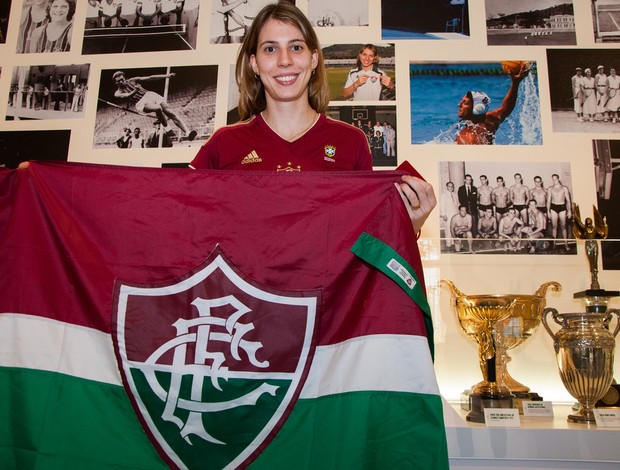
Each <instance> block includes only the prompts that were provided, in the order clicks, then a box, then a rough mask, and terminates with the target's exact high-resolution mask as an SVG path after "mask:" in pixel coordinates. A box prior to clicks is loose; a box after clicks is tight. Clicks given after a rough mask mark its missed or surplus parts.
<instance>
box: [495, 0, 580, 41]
mask: <svg viewBox="0 0 620 470" xmlns="http://www.w3.org/2000/svg"><path fill="white" fill-rule="evenodd" d="M485 7H486V22H487V44H488V45H489V46H551V45H556V46H574V45H575V44H577V36H576V34H575V15H574V12H573V2H572V1H567V0H521V1H519V2H515V1H514V0H485Z"/></svg>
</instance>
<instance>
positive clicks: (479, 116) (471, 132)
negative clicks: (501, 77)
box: [456, 62, 529, 145]
mask: <svg viewBox="0 0 620 470" xmlns="http://www.w3.org/2000/svg"><path fill="white" fill-rule="evenodd" d="M528 72H529V64H528V63H527V62H523V64H522V65H521V68H520V69H519V72H518V73H516V74H509V75H510V78H511V80H512V83H511V85H510V88H509V90H508V93H506V96H505V97H504V100H503V101H502V104H501V106H500V107H499V108H497V109H494V110H492V111H489V107H490V105H491V99H490V98H489V96H488V95H487V94H486V93H483V92H480V91H468V92H467V93H466V94H465V96H463V98H462V99H461V101H460V103H459V105H458V107H459V111H458V114H457V115H458V117H459V118H461V122H463V124H464V127H463V128H462V129H461V130H460V131H459V134H458V136H457V137H456V143H457V144H463V145H485V144H486V145H490V144H492V143H493V141H494V140H495V133H496V132H497V129H498V128H499V126H500V124H501V123H502V122H504V120H505V119H506V118H507V117H508V116H510V113H512V111H513V110H514V108H515V105H516V104H517V97H518V93H519V84H520V83H521V80H523V79H524V78H525V77H526V76H527V74H528Z"/></svg>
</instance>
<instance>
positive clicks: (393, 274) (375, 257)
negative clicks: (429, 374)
mask: <svg viewBox="0 0 620 470" xmlns="http://www.w3.org/2000/svg"><path fill="white" fill-rule="evenodd" d="M351 252H353V254H355V255H356V256H357V257H359V258H361V259H363V260H364V261H366V262H367V263H369V264H371V265H373V266H374V267H375V268H377V269H378V270H380V271H381V272H382V273H384V274H386V275H387V276H388V277H389V278H391V279H392V280H393V281H394V282H396V283H397V284H398V285H399V286H400V287H401V288H402V289H403V290H404V291H405V292H406V293H407V295H409V297H411V298H412V299H413V301H414V302H415V303H416V304H418V307H420V309H421V310H422V313H423V314H424V326H425V327H426V338H427V339H428V346H429V348H430V350H431V355H432V356H433V357H434V356H435V345H434V340H433V319H432V317H431V307H430V305H429V304H428V300H426V293H425V292H424V290H423V289H422V285H421V284H420V280H419V279H418V275H417V274H416V272H415V270H414V269H413V268H412V267H411V266H410V265H409V263H407V261H405V259H404V258H403V257H402V256H400V255H399V254H398V253H397V252H396V251H394V249H393V248H392V247H390V246H389V245H386V244H385V243H383V242H382V241H381V240H379V239H377V238H375V237H373V236H372V235H370V234H368V233H366V232H364V233H362V234H361V235H360V237H359V238H358V239H357V241H356V242H355V244H354V245H353V247H351Z"/></svg>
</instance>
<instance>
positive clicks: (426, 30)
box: [381, 0, 469, 41]
mask: <svg viewBox="0 0 620 470" xmlns="http://www.w3.org/2000/svg"><path fill="white" fill-rule="evenodd" d="M381 39H383V40H384V41H390V40H394V39H397V40H398V39H431V40H432V39H469V5H468V0H409V1H407V2H403V1H399V0H381Z"/></svg>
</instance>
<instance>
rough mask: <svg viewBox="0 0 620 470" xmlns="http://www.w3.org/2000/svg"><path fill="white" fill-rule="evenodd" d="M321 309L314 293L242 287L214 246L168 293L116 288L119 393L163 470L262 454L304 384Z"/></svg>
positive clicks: (164, 287)
mask: <svg viewBox="0 0 620 470" xmlns="http://www.w3.org/2000/svg"><path fill="white" fill-rule="evenodd" d="M319 303H320V293H319V291H311V292H301V291H299V292H298V291H295V292H289V291H278V290H274V289H272V288H266V287H264V286H260V285H259V284H257V283H256V282H253V281H252V280H249V279H248V278H247V277H246V276H244V275H243V274H242V273H241V272H240V271H239V270H238V269H237V268H236V267H235V266H233V265H232V263H230V261H229V260H228V259H227V258H226V256H225V255H224V253H223V251H222V250H221V248H220V247H219V246H218V247H217V248H216V249H215V250H214V251H213V252H212V253H211V255H210V256H209V258H208V259H207V260H206V261H205V262H204V263H203V264H202V265H201V266H200V268H198V269H197V270H194V271H193V272H191V273H189V274H188V275H187V276H184V277H183V278H181V279H175V280H174V281H172V282H170V283H166V284H158V285H151V286H144V285H135V284H129V283H126V282H122V281H119V280H117V281H116V286H115V300H114V309H113V310H114V312H113V316H114V318H113V335H112V336H113V341H114V347H115V352H116V356H117V360H118V362H119V368H120V370H121V375H122V377H123V383H124V386H125V389H126V391H127V393H128V395H129V397H130V399H131V401H132V404H133V406H134V409H135V411H136V413H137V415H138V417H139V419H140V421H141V422H142V425H143V427H144V428H145V430H146V431H147V433H148V435H149V437H150V438H151V440H152V441H153V443H154V444H155V445H156V447H157V448H158V450H159V452H160V454H161V455H162V456H163V457H164V459H165V460H166V462H167V463H168V464H170V465H173V466H176V467H178V468H208V469H219V468H239V467H245V466H247V465H248V464H249V463H250V462H251V461H252V460H253V459H255V458H256V457H257V455H259V454H260V452H261V451H262V450H263V449H264V448H265V447H266V446H267V445H268V444H269V442H271V440H272V439H273V438H274V436H275V435H276V433H277V432H278V430H279V429H280V427H281V426H282V425H283V424H284V422H285V421H286V419H287V417H288V415H289V414H290V411H291V409H292V407H293V405H294V404H295V402H296V400H297V397H298V396H299V392H300V390H301V387H302V385H303V383H304V380H305V378H306V376H307V374H308V369H309V367H310V363H311V362H312V357H313V354H314V343H315V336H316V335H315V328H316V318H317V310H318V308H319ZM284 332H286V334H283V333H284Z"/></svg>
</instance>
